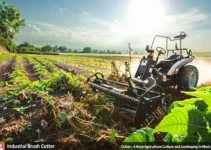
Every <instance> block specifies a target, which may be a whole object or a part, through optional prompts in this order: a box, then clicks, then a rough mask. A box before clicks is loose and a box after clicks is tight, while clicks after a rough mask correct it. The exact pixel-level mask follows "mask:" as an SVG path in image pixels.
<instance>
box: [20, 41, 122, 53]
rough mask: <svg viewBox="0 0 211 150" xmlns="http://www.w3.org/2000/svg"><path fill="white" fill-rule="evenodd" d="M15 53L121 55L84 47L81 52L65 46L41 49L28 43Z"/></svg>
mask: <svg viewBox="0 0 211 150" xmlns="http://www.w3.org/2000/svg"><path fill="white" fill-rule="evenodd" d="M17 52H57V53H60V52H61V53H102V54H121V52H118V51H114V50H112V51H111V50H104V51H102V50H101V51H100V50H96V49H92V48H91V47H84V49H83V50H77V49H71V48H67V46H57V45H55V46H52V45H50V44H47V45H45V46H43V47H36V46H34V45H33V44H31V43H29V42H27V41H26V42H23V43H21V44H19V45H18V46H17Z"/></svg>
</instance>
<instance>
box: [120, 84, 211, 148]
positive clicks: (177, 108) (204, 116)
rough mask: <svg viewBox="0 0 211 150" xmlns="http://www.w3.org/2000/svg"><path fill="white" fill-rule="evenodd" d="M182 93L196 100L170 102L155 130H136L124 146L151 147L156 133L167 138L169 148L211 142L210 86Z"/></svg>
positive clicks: (147, 128) (125, 141)
mask: <svg viewBox="0 0 211 150" xmlns="http://www.w3.org/2000/svg"><path fill="white" fill-rule="evenodd" d="M183 93H185V94H187V95H190V96H193V97H196V98H191V99H186V100H183V101H175V102H173V103H172V104H171V105H170V107H169V108H168V115H167V116H165V117H164V118H163V120H162V121H161V122H160V123H159V124H158V125H157V126H156V127H155V129H152V128H149V127H146V128H142V129H139V130H137V131H136V132H134V133H132V134H131V135H130V136H129V137H128V138H126V139H125V140H124V142H123V145H128V144H129V145H130V144H131V145H134V143H136V144H137V143H139V144H140V143H141V144H145V143H154V142H156V138H155V136H154V135H155V134H156V133H164V134H166V136H165V138H164V139H163V142H166V143H168V144H176V143H186V142H193V143H202V142H211V86H209V87H203V88H196V91H194V92H183Z"/></svg>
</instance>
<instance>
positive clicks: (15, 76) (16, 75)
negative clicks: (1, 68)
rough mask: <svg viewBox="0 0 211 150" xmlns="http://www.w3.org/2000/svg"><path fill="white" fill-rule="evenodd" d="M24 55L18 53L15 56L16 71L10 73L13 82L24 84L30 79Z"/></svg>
mask: <svg viewBox="0 0 211 150" xmlns="http://www.w3.org/2000/svg"><path fill="white" fill-rule="evenodd" d="M22 59H23V57H22V56H20V55H17V56H16V58H15V68H14V71H13V72H12V73H11V74H10V75H9V76H10V78H11V80H12V82H13V84H16V85H22V84H23V83H25V82H27V81H28V78H27V75H26V71H25V68H24V66H23V62H22Z"/></svg>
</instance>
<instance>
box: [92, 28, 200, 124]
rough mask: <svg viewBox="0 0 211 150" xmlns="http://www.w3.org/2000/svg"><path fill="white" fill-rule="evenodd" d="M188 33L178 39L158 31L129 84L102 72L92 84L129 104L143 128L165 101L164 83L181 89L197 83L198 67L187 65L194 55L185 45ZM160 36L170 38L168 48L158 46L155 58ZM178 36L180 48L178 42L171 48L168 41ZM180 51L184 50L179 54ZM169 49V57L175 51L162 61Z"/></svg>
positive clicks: (127, 108) (127, 110)
mask: <svg viewBox="0 0 211 150" xmlns="http://www.w3.org/2000/svg"><path fill="white" fill-rule="evenodd" d="M186 36H187V35H186V34H185V33H184V32H181V33H180V35H178V36H175V37H174V39H170V37H167V36H160V35H156V36H155V37H154V39H153V42H152V45H151V48H149V46H147V47H146V51H147V53H148V55H147V57H145V56H144V57H143V58H142V59H141V61H140V65H139V67H138V69H137V71H136V73H135V76H134V78H127V82H128V84H124V83H120V82H116V81H112V80H107V79H104V76H103V74H102V73H96V74H94V75H92V76H91V77H89V78H88V84H89V85H90V86H91V87H92V88H94V89H99V90H100V91H103V92H106V93H109V94H110V95H112V96H114V97H115V98H116V100H119V101H121V102H122V103H123V104H125V105H123V107H121V111H122V112H124V113H126V114H129V115H130V116H133V117H134V126H135V127H136V128H139V127H140V126H141V124H143V123H144V122H145V119H146V118H148V117H150V115H151V114H153V113H154V111H155V110H156V108H157V107H158V106H159V105H162V104H164V105H165V94H164V93H163V91H162V86H172V85H177V86H178V88H179V89H184V90H191V89H193V88H194V87H195V86H196V85H197V82H198V70H197V68H196V67H194V66H192V65H187V66H185V65H186V64H187V63H190V62H191V61H192V60H193V59H194V56H192V52H191V50H187V49H186V48H182V40H183V39H184V38H185V37H186ZM156 37H161V38H165V39H166V50H165V49H164V48H161V47H157V48H156V50H157V52H158V56H157V58H156V60H154V59H153V55H154V50H153V49H152V47H153V44H154V41H155V39H156ZM176 40H179V41H180V48H178V47H177V44H176V46H175V47H176V48H175V49H173V50H168V41H176ZM177 51H179V52H180V53H179V54H176V52H177ZM182 51H186V53H187V56H183V55H182ZM166 52H167V57H168V54H169V52H173V53H174V54H173V55H171V56H169V57H168V58H166V59H164V60H161V61H159V62H158V60H159V56H160V55H161V54H166Z"/></svg>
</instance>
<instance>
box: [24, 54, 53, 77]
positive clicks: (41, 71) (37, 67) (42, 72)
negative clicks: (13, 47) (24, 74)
mask: <svg viewBox="0 0 211 150" xmlns="http://www.w3.org/2000/svg"><path fill="white" fill-rule="evenodd" d="M24 57H25V58H26V59H27V60H28V61H29V63H30V64H32V67H33V70H34V73H35V75H37V76H41V77H47V76H48V75H49V72H48V70H47V69H46V67H45V66H43V65H41V64H40V63H39V62H38V61H36V60H35V59H34V58H33V57H31V56H28V55H24Z"/></svg>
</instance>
